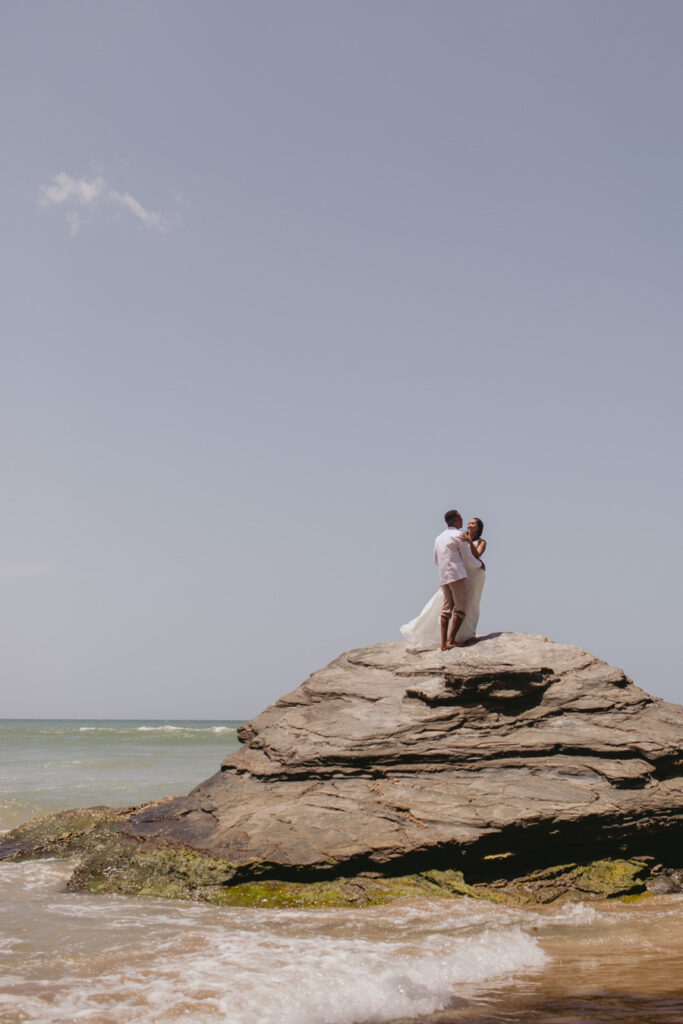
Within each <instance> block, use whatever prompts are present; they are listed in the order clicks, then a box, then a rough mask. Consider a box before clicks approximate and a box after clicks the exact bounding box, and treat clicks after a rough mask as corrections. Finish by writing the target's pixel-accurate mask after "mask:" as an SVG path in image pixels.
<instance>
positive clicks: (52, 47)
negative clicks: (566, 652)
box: [0, 0, 683, 718]
mask: <svg viewBox="0 0 683 1024" xmlns="http://www.w3.org/2000/svg"><path fill="white" fill-rule="evenodd" d="M682 42H683V5H681V3H680V2H678V0H672V2H668V0H655V2H645V0H640V2H631V0H565V2H553V0H534V2H529V0H498V2H487V0H477V2H476V3H472V2H469V0H467V2H459V0H449V2H446V0H439V2H433V0H419V2H418V0H414V2H405V0H337V2H326V0H285V2H283V0H244V2H230V0H221V2H214V0H203V2H200V3H193V4H191V3H189V2H185V3H178V2H175V0H161V2H158V0H146V2H144V3H141V2H134V3H133V2H123V0H117V2H115V3H113V2H109V3H106V2H100V3H92V2H90V0H78V2H71V0H54V2H51V3H45V2H35V0H25V2H23V3H10V2H5V3H4V4H3V6H2V29H1V31H0V69H1V70H0V74H1V76H2V82H1V89H0V94H1V96H2V100H1V103H2V115H3V125H4V130H3V135H4V139H3V141H4V147H3V150H4V153H3V161H2V167H1V170H0V174H1V175H2V182H3V188H2V220H1V224H2V238H3V246H2V256H1V257H0V259H1V260H2V266H1V282H2V283H1V287H2V319H3V330H2V364H1V365H2V373H1V375H0V379H1V383H0V387H1V394H0V426H1V429H0V445H1V451H2V464H3V484H4V486H3V501H2V529H1V531H0V582H1V592H2V607H1V608H0V619H1V622H2V626H1V630H2V637H1V651H2V653H1V666H2V691H3V699H2V707H1V708H0V717H12V716H45V717H48V716H56V717H71V716H74V717H77V716H80V717H88V716H102V717H107V716H111V717H142V716H148V717H184V716H187V717H198V718H200V717H217V718H232V717H247V716H249V715H251V714H253V713H255V712H257V711H259V710H260V709H261V708H262V707H263V706H264V705H265V704H267V703H269V702H270V701H271V700H273V699H274V698H275V697H277V696H279V695H281V694H283V693H285V692H287V691H289V690H291V689H292V688H293V687H294V686H296V685H298V684H299V683H300V682H301V681H302V680H303V679H304V678H305V677H306V676H307V675H308V674H309V673H310V672H311V671H313V670H315V669H317V668H319V667H321V666H322V665H324V664H326V663H327V662H328V661H330V660H331V659H332V658H334V657H336V656H337V655H338V654H339V653H340V652H341V651H343V650H345V649H347V648H349V647H360V646H364V645H366V644H369V643H374V642H377V641H380V640H393V639H399V633H398V627H399V625H400V623H402V622H404V621H406V620H407V619H409V618H412V617H413V615H415V614H416V613H417V612H418V611H419V609H420V607H421V605H422V604H423V602H424V601H425V600H426V599H427V598H428V597H429V595H430V594H431V593H432V591H433V590H434V589H435V587H436V583H437V580H436V574H435V570H434V568H433V566H432V564H431V557H432V543H433V538H434V536H435V535H436V533H438V532H439V531H440V529H441V527H442V514H443V512H444V511H445V509H446V508H448V507H451V506H453V505H455V506H456V507H459V508H460V509H461V510H462V511H463V512H464V513H465V515H466V517H470V516H472V515H478V516H480V517H482V518H483V519H484V520H485V523H486V536H487V537H488V541H489V550H488V552H487V567H488V580H487V585H486V589H485V591H484V597H483V601H482V618H481V621H480V629H481V631H492V630H499V629H502V630H524V631H529V632H537V633H544V634H546V635H548V636H551V637H552V638H554V639H556V640H559V641H565V642H570V643H574V644H578V645H579V646H581V647H587V648H589V649H590V650H592V651H594V652H595V653H596V654H598V655H600V656H601V657H603V658H605V659H606V660H608V661H610V662H612V663H614V664H618V665H620V666H622V667H623V668H624V669H625V670H626V671H627V673H629V674H630V675H631V676H632V677H633V678H634V679H635V680H636V681H637V682H638V683H639V684H640V685H642V686H644V687H645V688H646V689H648V690H650V691H651V692H653V693H655V694H657V695H659V696H663V697H667V698H668V699H670V700H675V701H679V702H680V701H681V700H683V693H682V688H681V684H680V681H679V680H680V675H681V670H680V664H679V662H680V633H681V626H680V622H679V619H680V613H681V580H682V578H683V564H682V563H683V558H682V555H681V542H680V523H681V518H682V512H683V485H682V483H681V473H680V454H679V447H680V436H681V418H682V414H681V400H680V389H681V369H682V365H681V364H682V362H683V358H682V356H681V345H680V338H681V327H682V319H683V317H682V314H683V292H682V289H681V253H682V248H683V204H682V201H681V200H682V191H683V185H682V182H683V131H682V121H683V115H682V111H683V105H682V102H681V101H682V94H683V62H682V61H681V56H680V55H681V46H682Z"/></svg>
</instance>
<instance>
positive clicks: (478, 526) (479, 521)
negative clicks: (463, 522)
mask: <svg viewBox="0 0 683 1024" xmlns="http://www.w3.org/2000/svg"><path fill="white" fill-rule="evenodd" d="M472 522H473V523H476V524H477V530H478V531H479V532H478V533H477V536H476V537H475V538H474V539H475V540H479V538H480V537H481V535H482V533H483V532H484V524H483V523H482V521H481V519H477V517H476V516H472Z"/></svg>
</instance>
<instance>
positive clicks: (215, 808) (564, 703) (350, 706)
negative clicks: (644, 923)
mask: <svg viewBox="0 0 683 1024" xmlns="http://www.w3.org/2000/svg"><path fill="white" fill-rule="evenodd" d="M240 739H241V740H242V743H243V746H242V747H241V749H240V750H239V751H237V752H236V753H234V754H232V755H231V756H230V757H228V758H226V760H225V761H224V762H223V764H222V766H221V769H220V771H218V772H217V773H216V774H215V775H214V776H212V777H211V778H210V779H207V780H206V781H205V782H203V783H201V785H199V786H198V787H197V788H196V789H194V790H193V791H192V792H191V793H190V794H189V795H188V796H186V797H182V798H178V799H173V800H169V801H165V802H163V803H161V804H158V805H150V806H148V807H146V808H144V809H142V810H141V811H139V812H138V813H133V814H132V815H131V814H124V815H121V816H119V818H117V819H116V821H115V823H114V824H113V825H112V824H111V823H108V824H107V825H106V829H105V831H106V841H105V840H102V842H99V841H98V840H97V839H96V835H97V832H96V831H95V832H94V833H93V832H92V831H90V832H89V833H88V834H89V836H90V839H89V840H88V845H87V846H84V850H86V852H87V854H88V856H87V857H86V859H85V861H84V862H83V864H82V865H81V866H80V867H79V869H78V870H77V872H76V875H75V876H74V883H73V884H74V885H75V886H76V887H78V886H80V887H89V888H91V889H92V888H98V887H99V889H100V890H102V889H106V888H109V889H112V888H113V889H116V888H117V884H118V891H150V892H161V893H163V894H167V895H181V894H183V893H182V892H181V890H182V889H183V885H182V876H183V872H185V874H186V875H187V874H188V873H189V872H190V871H191V870H192V871H194V870H195V869H197V864H198V863H199V862H201V865H202V866H201V869H197V870H198V875H197V877H198V878H199V879H200V881H198V882H197V884H196V886H195V889H194V890H193V892H200V895H201V893H204V896H205V895H206V892H210V893H213V895H214V896H216V898H218V896H217V895H216V894H218V893H219V890H223V891H226V890H227V889H230V890H232V891H233V894H234V896H235V898H237V896H238V888H239V887H244V886H247V887H248V886H249V885H250V884H252V885H253V884H254V883H255V882H258V883H259V884H265V883H267V882H268V880H279V882H280V883H281V884H282V885H285V884H286V885H289V886H290V888H291V887H292V886H294V887H297V886H300V885H301V884H305V885H309V886H311V885H313V886H321V885H323V888H324V885H325V883H326V882H327V883H329V881H330V880H333V879H338V880H342V881H343V886H346V887H347V888H346V889H345V890H344V891H345V892H347V890H348V885H351V891H352V890H353V887H354V885H355V886H356V889H357V888H358V886H359V885H360V888H361V889H363V887H364V886H365V889H366V890H368V891H370V890H372V889H373V886H374V887H375V888H377V886H379V888H380V889H381V888H382V886H384V887H385V888H386V883H387V880H388V879H390V878H393V879H394V880H398V879H404V880H405V879H407V878H408V877H410V878H411V879H413V880H414V879H416V878H417V879H418V881H417V882H414V881H411V882H410V885H408V890H410V892H413V890H414V887H415V885H417V887H418V890H420V891H421V890H422V889H425V888H426V889H429V888H430V887H434V886H436V888H440V889H441V890H447V891H450V892H460V893H462V892H463V891H464V890H463V886H464V887H465V889H467V888H468V886H469V885H474V886H475V888H476V886H477V885H488V886H489V887H490V886H491V884H493V890H495V887H496V886H495V880H496V879H499V880H500V879H507V880H510V879H514V878H520V877H521V876H524V877H525V878H526V879H527V881H526V882H525V885H526V886H527V889H529V891H531V890H532V889H533V888H534V886H536V889H538V891H544V892H546V893H552V892H555V894H557V892H558V891H559V890H558V889H557V883H556V881H553V880H557V879H558V878H560V877H562V878H566V879H570V881H569V882H567V885H566V886H565V890H566V889H567V887H569V888H571V887H572V885H573V886H574V887H575V888H577V889H578V890H579V891H581V886H582V885H583V886H584V889H585V887H586V885H587V886H588V890H590V886H591V885H593V884H594V880H595V879H596V878H598V877H599V878H602V877H603V875H604V872H605V870H607V869H605V868H604V867H600V868H599V869H598V868H591V869H590V871H589V872H588V874H586V871H585V870H584V869H583V868H579V867H577V865H586V864H587V863H589V862H591V861H597V860H599V861H600V863H601V864H602V865H604V864H609V863H614V862H615V859H616V861H617V862H618V863H622V862H623V860H624V859H626V858H630V859H631V862H632V863H631V867H628V869H621V868H619V869H618V870H619V871H621V872H622V874H621V875H620V878H621V877H622V875H623V877H624V878H626V877H628V879H630V882H629V885H631V886H632V887H633V885H635V883H636V881H637V882H638V884H637V885H636V889H637V888H638V886H639V887H640V888H643V887H644V879H645V877H646V876H647V875H648V873H651V872H652V870H653V869H655V871H656V870H657V869H658V865H662V864H664V865H668V866H669V867H672V868H676V867H680V866H681V863H682V862H683V857H682V856H681V841H682V839H683V708H681V707H679V706H677V705H672V704H667V703H665V702H664V701H661V700H657V699H655V698H653V697H651V696H649V695H648V694H647V693H645V692H644V691H643V690H641V689H639V688H638V687H637V686H635V685H634V684H633V683H632V682H631V681H630V680H629V679H628V678H627V677H626V676H625V675H624V673H623V672H622V671H621V670H620V669H617V668H612V667H610V666H609V665H607V664H605V662H603V661H600V660H599V659H598V658H596V657H594V656H593V655H592V654H589V653H588V652H587V651H583V650H580V649H579V648H576V647H571V646H568V645H563V644H556V643H553V642H552V641H550V640H547V639H546V638H544V637H541V636H534V635H528V634H518V633H507V634H498V635H493V636H491V637H488V638H484V639H482V640H481V641H479V642H478V643H476V644H474V645H472V646H470V647H466V648H462V649H456V650H453V651H448V652H441V651H430V652H423V653H418V654H415V653H410V652H408V651H407V650H406V648H405V645H404V644H401V643H384V644H377V645H375V646H373V647H368V648H364V649H362V650H355V651H349V652H347V653H345V654H343V655H341V657H339V658H337V659H336V661H333V662H332V663H331V664H330V665H328V666H327V667H326V668H324V669H322V670H321V671H319V672H316V673H314V674H313V675H312V676H311V677H310V678H309V679H308V680H307V681H306V682H305V683H303V685H302V686H300V687H299V688H298V689H297V690H295V691H293V692H292V693H290V694H289V695H287V696H286V697H283V698H282V699H280V700H278V701H276V702H275V703H274V704H273V705H271V706H270V707H269V708H267V709H266V710H265V711H264V712H263V713H262V714H260V715H258V716H257V717H256V718H254V719H252V720H251V721H250V722H248V723H246V724H245V725H244V726H242V728H241V730H240ZM103 827H104V826H103V825H100V824H98V825H97V828H98V829H101V828H103ZM30 834H31V833H30V829H29V831H26V830H25V831H24V833H22V835H21V836H19V835H18V834H16V835H15V836H14V838H13V837H12V836H8V837H6V838H5V841H4V843H3V844H2V845H0V857H2V856H12V857H13V856H24V855H30V844H31V841H32V840H31V838H30ZM93 837H95V838H93ZM41 841H42V840H41ZM12 842H14V846H12ZM98 842H99V845H98ZM17 843H19V845H17ZM22 844H23V845H22ZM74 844H75V845H74ZM43 845H44V843H43ZM77 846H78V843H77V842H75V841H73V842H71V845H69V844H68V843H67V846H66V849H67V850H73V849H75V848H77ZM197 858H199V861H198V860H197ZM634 858H636V861H637V863H635V862H634V860H633V859H634ZM633 863H635V867H634V866H633ZM135 865H138V867H139V870H138V868H135ZM552 865H562V868H555V867H551V866H552ZM610 870H611V869H610ZM624 872H625V873H624ZM150 873H151V875H153V876H154V878H156V879H157V881H156V882H151V881H149V879H150ZM463 875H464V877H463ZM465 878H466V880H467V881H466V882H465V880H464V879H465ZM587 878H588V879H589V880H590V879H592V880H593V881H589V882H586V879H587ZM117 879H118V883H117ZM159 879H161V881H159ZM201 879H204V881H201ZM206 879H209V880H208V881H207V880H206ZM354 879H355V881H354ZM361 879H363V880H364V881H359V880H361ZM373 879H374V880H375V881H374V882H373V881H372V880H373ZM378 879H379V880H380V881H379V882H378V881H377V880H378ZM571 880H573V881H571ZM347 883H348V884H347ZM188 884H189V883H188ZM273 884H274V883H273ZM401 884H402V885H403V883H401ZM407 884H408V883H406V885H407ZM563 884H564V883H563ZM620 884H621V883H620ZM661 884H664V883H663V882H662V883H661ZM667 884H669V883H667ZM670 884H673V883H670ZM186 888H187V886H186ZM403 888H404V889H405V885H404V886H403ZM522 888H523V887H522ZM328 889H329V885H328ZM328 889H326V890H325V892H328ZM399 889H401V886H399ZM493 890H492V889H491V888H489V890H488V891H489V893H490V892H491V891H493ZM321 891H323V890H321ZM563 891H564V890H563ZM625 891H630V890H629V889H628V887H627V889H626V890H625ZM310 892H312V890H309V895H310ZM473 893H474V890H471V893H470V894H473ZM185 894H186V895H187V894H188V893H187V892H185ZM399 894H403V895H406V894H408V891H407V890H406V891H405V892H404V891H403V889H401V892H400V893H399ZM328 895H329V893H328ZM347 895H348V892H347ZM212 898H213V897H212ZM548 898H555V896H552V895H551V896H548ZM330 899H331V898H330ZM326 900H327V897H325V899H324V900H322V901H323V902H325V901H326ZM294 902H300V900H294ZM314 902H315V900H314Z"/></svg>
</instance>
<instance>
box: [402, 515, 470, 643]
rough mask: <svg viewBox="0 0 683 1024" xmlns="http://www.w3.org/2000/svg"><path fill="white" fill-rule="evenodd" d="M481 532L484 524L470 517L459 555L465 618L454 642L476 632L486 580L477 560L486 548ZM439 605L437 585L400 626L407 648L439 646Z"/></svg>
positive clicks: (441, 604)
mask: <svg viewBox="0 0 683 1024" xmlns="http://www.w3.org/2000/svg"><path fill="white" fill-rule="evenodd" d="M483 532H484V524H483V523H482V521H481V519H470V521H469V523H468V524H467V533H466V534H465V538H466V539H467V540H469V546H466V545H463V557H464V561H465V568H466V569H467V575H468V578H469V583H470V586H469V593H468V597H467V608H466V614H465V618H464V619H463V622H462V625H461V626H460V629H459V630H458V636H457V640H458V644H463V643H467V642H468V641H469V640H472V639H473V638H474V637H475V636H476V633H477V623H478V622H479V602H480V601H481V592H482V590H483V589H484V580H485V579H486V571H485V567H484V563H483V562H482V560H481V556H482V555H483V554H484V551H485V550H486V541H485V540H484V538H483V537H482V533H483ZM442 607H443V592H442V590H441V588H440V587H439V589H438V590H437V592H436V593H435V594H434V596H433V597H432V598H431V599H430V600H429V601H428V602H427V604H426V605H425V606H424V608H423V609H422V611H421V612H420V614H419V615H418V616H417V618H416V619H413V620H412V621H411V622H409V623H407V625H405V626H401V633H402V634H403V636H404V637H405V638H406V640H407V641H408V650H413V651H425V650H427V651H428V650H431V649H432V648H435V647H439V645H440V643H441V641H440V624H439V622H440V617H441V609H442Z"/></svg>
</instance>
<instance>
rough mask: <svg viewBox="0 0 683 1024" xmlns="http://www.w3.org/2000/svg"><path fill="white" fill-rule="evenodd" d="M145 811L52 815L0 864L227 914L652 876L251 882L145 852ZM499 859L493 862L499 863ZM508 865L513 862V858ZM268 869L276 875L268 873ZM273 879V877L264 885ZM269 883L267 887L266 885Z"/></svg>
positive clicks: (611, 893) (575, 893)
mask: <svg viewBox="0 0 683 1024" xmlns="http://www.w3.org/2000/svg"><path fill="white" fill-rule="evenodd" d="M138 810H139V808H125V809H123V810H116V809H113V808H110V807H90V808H85V809H79V810H72V811H61V812H59V813H58V814H51V815H46V816H44V817H41V818H35V819H33V820H32V821H29V822H26V823H25V824H24V825H21V826H19V827H18V828H16V829H14V830H13V831H12V832H10V833H8V834H7V835H5V836H3V838H2V842H1V843H0V859H8V860H25V859H28V858H37V857H72V856H74V854H79V855H81V858H82V859H81V862H80V864H79V865H78V866H77V867H76V869H75V871H74V874H73V876H72V878H71V880H70V881H69V884H68V888H69V889H70V890H72V891H81V892H91V893H121V894H127V895H137V896H155V897H162V898H166V899H190V900H202V901H206V902H209V903H214V904H217V905H222V906H241V907H247V906H249V907H265V906H269V907H277V906H286V907H326V906H336V907H339V906H367V905H373V904H379V903H388V902H390V901H392V900H396V899H401V898H411V897H413V898H414V897H426V898H441V899H454V898H455V899H457V898H460V897H462V896H468V897H470V898H473V899H483V900H492V901H495V902H499V903H501V902H502V903H511V904H538V903H552V902H555V901H557V900H572V899H574V900H576V899H581V900H586V899H610V898H615V897H621V898H624V897H627V896H628V897H633V896H638V895H640V894H642V893H644V892H645V888H646V886H645V882H646V880H647V878H648V875H649V874H650V869H649V867H648V864H647V858H645V859H643V860H622V859H614V860H612V859H609V858H605V859H602V860H597V861H592V862H590V863H585V864H578V863H567V864H559V865H555V866H552V867H544V868H542V869H539V870H537V871H533V872H531V873H529V874H526V875H524V876H522V877H518V878H510V877H509V875H508V876H507V877H505V876H504V874H503V872H504V867H505V864H506V859H505V858H501V859H500V860H501V877H500V878H498V879H497V880H494V881H489V882H486V883H479V882H478V883H474V884H469V883H468V882H466V881H465V878H464V877H463V874H462V872H461V871H458V870H454V869H452V870H449V869H440V870H438V869H431V870H429V869H428V870H425V871H421V872H414V873H411V874H405V875H382V874H381V873H378V872H373V873H363V872H361V873H359V874H357V875H353V876H346V875H344V876H339V877H336V878H331V879H330V878H328V879H321V878H320V877H317V878H316V877H311V876H309V877H308V878H305V877H302V879H301V880H300V881H293V880H283V879H277V878H272V877H270V875H271V874H272V865H271V866H266V865H259V864H253V865H250V867H249V874H250V877H245V869H244V866H241V867H240V868H239V869H238V868H237V866H236V865H234V864H231V863H230V862H229V861H227V860H222V859H220V858H216V857H213V856H210V855H209V854H206V853H201V852H199V851H197V850H193V849H190V848H189V847H185V846H180V845H169V844H164V845H162V844H161V843H158V842H156V843H152V842H142V843H141V842H139V841H138V840H135V839H133V838H131V837H130V836H127V835H126V834H125V831H124V826H125V824H126V822H127V821H128V819H129V818H130V816H131V815H132V814H134V813H136V812H137V811H138ZM490 859H491V858H489V860H490ZM508 859H509V858H508ZM266 868H268V870H266ZM266 874H268V877H264V876H265V875H266ZM259 876H261V877H259Z"/></svg>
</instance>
